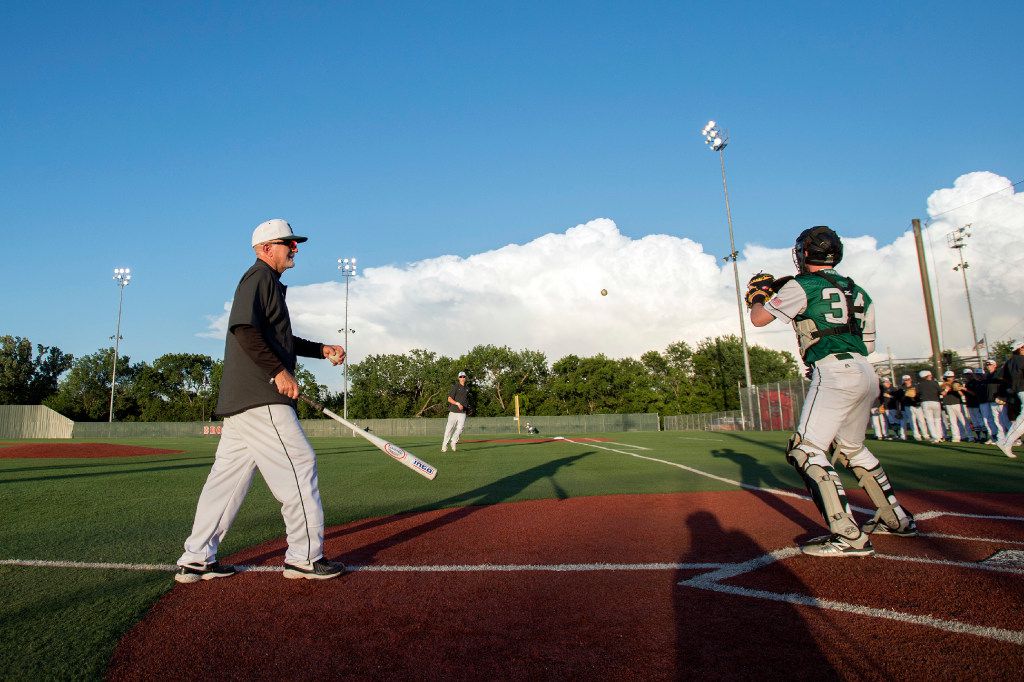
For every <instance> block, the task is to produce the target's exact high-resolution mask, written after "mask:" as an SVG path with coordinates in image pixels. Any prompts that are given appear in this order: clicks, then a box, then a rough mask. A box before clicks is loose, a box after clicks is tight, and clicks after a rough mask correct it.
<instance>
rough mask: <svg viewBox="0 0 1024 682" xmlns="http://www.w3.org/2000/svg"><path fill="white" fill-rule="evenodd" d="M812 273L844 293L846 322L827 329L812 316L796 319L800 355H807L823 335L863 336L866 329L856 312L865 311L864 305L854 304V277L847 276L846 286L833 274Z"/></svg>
mask: <svg viewBox="0 0 1024 682" xmlns="http://www.w3.org/2000/svg"><path fill="white" fill-rule="evenodd" d="M811 274H814V275H817V276H818V277H821V278H822V279H824V280H825V281H826V282H828V283H829V284H831V285H832V286H833V287H835V288H836V289H838V290H839V291H840V293H842V295H843V298H845V299H846V323H845V324H839V325H836V326H834V327H826V328H825V329H818V325H817V323H816V322H815V321H814V320H813V319H811V318H810V317H805V318H803V319H802V320H795V321H794V322H793V327H794V328H795V329H796V337H797V342H798V343H799V344H800V357H805V356H806V355H807V350H808V349H809V348H810V347H811V346H813V345H814V344H816V343H818V341H820V340H821V339H822V338H823V337H826V336H833V335H835V334H852V335H853V336H856V337H857V338H861V337H862V336H863V335H864V329H863V327H862V326H861V324H860V323H859V322H858V321H857V317H856V313H863V312H864V306H862V305H854V303H853V294H854V287H855V286H856V285H855V284H854V282H853V278H852V277H847V278H846V286H845V287H843V286H840V285H839V282H838V281H837V280H836V278H835V277H833V276H832V275H827V274H825V273H824V272H821V271H819V272H815V273H811Z"/></svg>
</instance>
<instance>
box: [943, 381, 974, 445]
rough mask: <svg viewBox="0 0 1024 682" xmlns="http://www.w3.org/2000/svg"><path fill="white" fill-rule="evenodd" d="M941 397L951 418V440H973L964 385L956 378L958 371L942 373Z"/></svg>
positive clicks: (955, 441)
mask: <svg viewBox="0 0 1024 682" xmlns="http://www.w3.org/2000/svg"><path fill="white" fill-rule="evenodd" d="M939 397H940V398H941V399H942V409H943V410H944V411H945V412H946V417H947V418H948V419H949V439H950V441H952V442H954V443H959V442H960V441H961V440H971V437H970V435H969V431H968V429H967V419H966V417H965V416H964V386H963V384H961V383H960V382H959V381H957V380H956V373H955V372H954V371H953V370H951V369H950V370H946V372H945V373H944V374H943V375H942V386H941V388H940V390H939Z"/></svg>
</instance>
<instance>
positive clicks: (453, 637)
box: [0, 432, 1024, 680]
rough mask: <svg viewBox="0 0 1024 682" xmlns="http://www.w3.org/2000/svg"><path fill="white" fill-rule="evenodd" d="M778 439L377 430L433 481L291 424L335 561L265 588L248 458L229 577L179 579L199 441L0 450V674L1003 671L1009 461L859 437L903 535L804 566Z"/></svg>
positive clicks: (1019, 662) (1011, 539)
mask: <svg viewBox="0 0 1024 682" xmlns="http://www.w3.org/2000/svg"><path fill="white" fill-rule="evenodd" d="M543 435H545V436H546V435H548V434H543ZM787 437H788V434H784V433H740V432H732V433H710V432H661V433H615V434H601V435H600V437H592V438H586V439H584V438H577V437H572V436H567V438H566V439H564V440H549V439H546V438H534V439H531V440H526V439H520V437H517V436H507V437H501V438H493V437H488V440H476V441H474V440H472V438H470V439H469V440H466V441H464V442H463V443H461V444H460V446H459V450H458V452H455V453H452V452H448V453H444V454H442V453H440V452H439V447H438V445H439V444H438V443H437V442H436V441H435V440H433V439H431V440H426V439H422V438H420V439H416V438H408V439H399V440H398V441H397V442H398V444H399V445H401V446H402V447H404V448H407V449H409V450H410V451H412V452H413V453H415V454H416V455H418V456H420V457H421V458H423V459H425V460H427V461H428V462H430V463H431V464H433V465H435V466H436V467H437V468H438V470H439V472H440V473H439V474H438V476H437V478H436V479H435V480H433V481H428V480H426V479H424V478H422V477H420V476H417V475H416V474H415V473H413V472H412V471H410V470H409V469H407V468H405V467H402V466H399V465H398V464H396V463H395V462H393V461H391V460H390V459H389V458H388V457H386V456H384V455H382V454H381V453H380V452H379V451H378V450H376V449H375V448H374V447H373V446H372V445H370V444H369V443H367V442H365V441H363V440H361V439H357V438H338V439H314V440H313V445H314V447H315V448H316V450H317V453H318V456H319V471H320V492H321V496H322V498H323V503H324V511H325V514H326V525H327V528H326V548H327V557H328V558H331V559H335V560H340V561H344V562H345V563H346V564H348V565H349V566H350V568H351V571H350V572H349V573H348V574H346V575H344V576H342V577H341V578H338V579H335V580H330V581H305V580H298V581H290V580H284V579H283V578H282V575H281V564H282V558H283V553H284V538H283V523H282V520H281V517H280V512H279V508H278V505H277V503H276V501H275V500H274V499H273V497H272V496H271V495H270V493H269V492H268V490H267V488H266V486H265V485H264V484H263V483H262V481H260V480H259V478H258V477H257V482H256V483H255V484H254V486H253V490H252V491H251V492H250V494H249V496H248V498H247V499H246V501H245V503H244V505H243V507H242V510H241V513H240V514H239V516H238V519H237V520H236V522H235V524H234V526H233V528H232V531H231V532H230V533H229V535H228V536H227V539H226V540H225V542H224V544H223V545H222V547H221V552H220V556H219V558H220V559H221V561H224V562H228V563H235V564H238V565H240V566H241V567H243V572H242V573H241V574H239V575H237V576H234V577H230V578H225V579H220V580H211V581H204V582H200V583H196V584H192V585H177V584H175V583H174V582H173V579H172V575H173V563H174V561H175V560H176V559H177V557H178V556H179V554H180V552H181V544H182V542H183V540H184V538H185V536H186V535H187V534H188V531H189V529H190V527H191V522H192V517H193V514H194V511H195V503H196V500H197V498H198V495H199V491H200V489H201V487H202V485H203V482H204V480H205V477H206V474H207V472H208V470H209V467H210V464H211V462H212V460H213V452H214V449H215V447H216V440H215V439H213V438H210V439H200V438H192V439H176V440H175V439H159V440H157V439H151V440H147V441H145V442H143V441H118V442H117V444H116V445H112V444H104V443H94V444H88V443H82V442H79V441H71V442H68V441H61V442H56V441H48V442H31V443H30V442H24V441H22V442H16V443H14V442H5V443H0V500H2V502H0V511H2V519H3V520H2V523H0V594H2V595H3V599H2V600H0V679H4V680H29V679H32V680H38V679H101V678H109V679H118V680H120V679H147V680H149V679H168V680H170V679H175V680H180V679H198V678H208V679H254V678H258V679H300V678H301V679H310V678H313V677H326V678H328V679H384V678H387V679H442V678H446V679H581V678H594V679H655V680H657V679H678V678H698V679H707V678H713V679H727V678H728V679H735V678H748V679H749V678H771V677H785V678H789V679H805V678H806V679H811V678H814V679H821V678H823V677H824V678H842V679H882V678H896V679H924V678H933V679H934V678H941V679H1019V675H1020V671H1021V670H1022V669H1024V618H1022V616H1021V614H1022V613H1024V464H1022V463H1021V460H1010V459H1007V458H1006V457H1004V456H1003V455H1002V454H1001V453H1000V452H999V451H998V450H997V449H996V448H994V447H991V446H988V447H986V446H982V445H973V444H946V445H941V446H934V445H924V444H917V443H902V442H876V441H868V444H869V445H870V446H871V448H872V450H873V451H874V452H875V453H876V454H877V455H878V456H879V458H880V459H881V460H882V463H883V465H884V466H885V468H886V470H887V472H888V474H889V476H890V478H891V480H892V482H893V484H894V486H895V488H896V491H897V494H898V496H899V498H900V501H901V502H902V503H903V504H904V506H905V507H907V508H908V509H910V510H911V511H912V512H914V513H915V515H916V516H917V519H918V525H919V527H920V530H921V534H920V535H919V536H918V537H916V538H901V537H894V536H876V538H875V540H874V544H875V549H876V550H877V553H876V555H875V556H873V557H867V558H836V559H828V558H813V557H806V556H802V555H800V554H799V552H798V551H797V550H795V548H796V546H797V543H799V542H801V541H805V540H807V539H810V538H811V537H813V536H816V535H821V534H823V533H824V532H825V529H824V528H823V526H822V523H821V520H820V518H819V516H818V514H817V512H816V511H815V508H814V506H813V504H812V503H811V501H810V500H809V499H808V497H807V495H806V492H805V491H804V489H803V487H802V485H801V483H800V480H799V478H798V477H797V475H796V474H795V472H794V471H793V470H792V469H791V468H790V467H789V466H788V465H787V464H786V463H785V461H784V458H783V451H784V449H785V443H786V439H787ZM843 480H844V483H845V485H846V487H847V490H848V491H849V492H850V494H851V501H852V503H853V504H854V505H855V506H856V507H857V510H859V511H858V514H857V515H858V518H859V519H860V520H864V519H865V518H866V516H867V514H866V513H865V512H866V510H867V508H868V507H869V506H870V505H869V502H868V500H867V497H866V496H865V495H863V494H862V492H861V491H860V490H859V488H857V486H856V482H855V481H854V480H853V479H852V478H851V477H850V476H848V475H847V474H846V473H845V472H844V474H843Z"/></svg>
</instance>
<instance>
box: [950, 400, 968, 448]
mask: <svg viewBox="0 0 1024 682" xmlns="http://www.w3.org/2000/svg"><path fill="white" fill-rule="evenodd" d="M943 407H944V408H946V416H947V417H949V437H950V440H952V441H953V442H954V443H959V442H960V441H961V440H962V439H965V438H970V433H969V431H968V429H967V419H966V417H965V416H964V406H963V405H943Z"/></svg>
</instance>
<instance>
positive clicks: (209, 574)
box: [174, 561, 238, 583]
mask: <svg viewBox="0 0 1024 682" xmlns="http://www.w3.org/2000/svg"><path fill="white" fill-rule="evenodd" d="M236 573H238V569H237V568H235V567H234V566H229V565H228V564H222V563H220V562H219V561H214V562H213V563H212V564H185V565H184V566H178V572H177V573H175V574H174V582H177V583H197V582H199V581H200V580H213V579H214V578H227V577H228V576H232V575H234V574H236Z"/></svg>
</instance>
